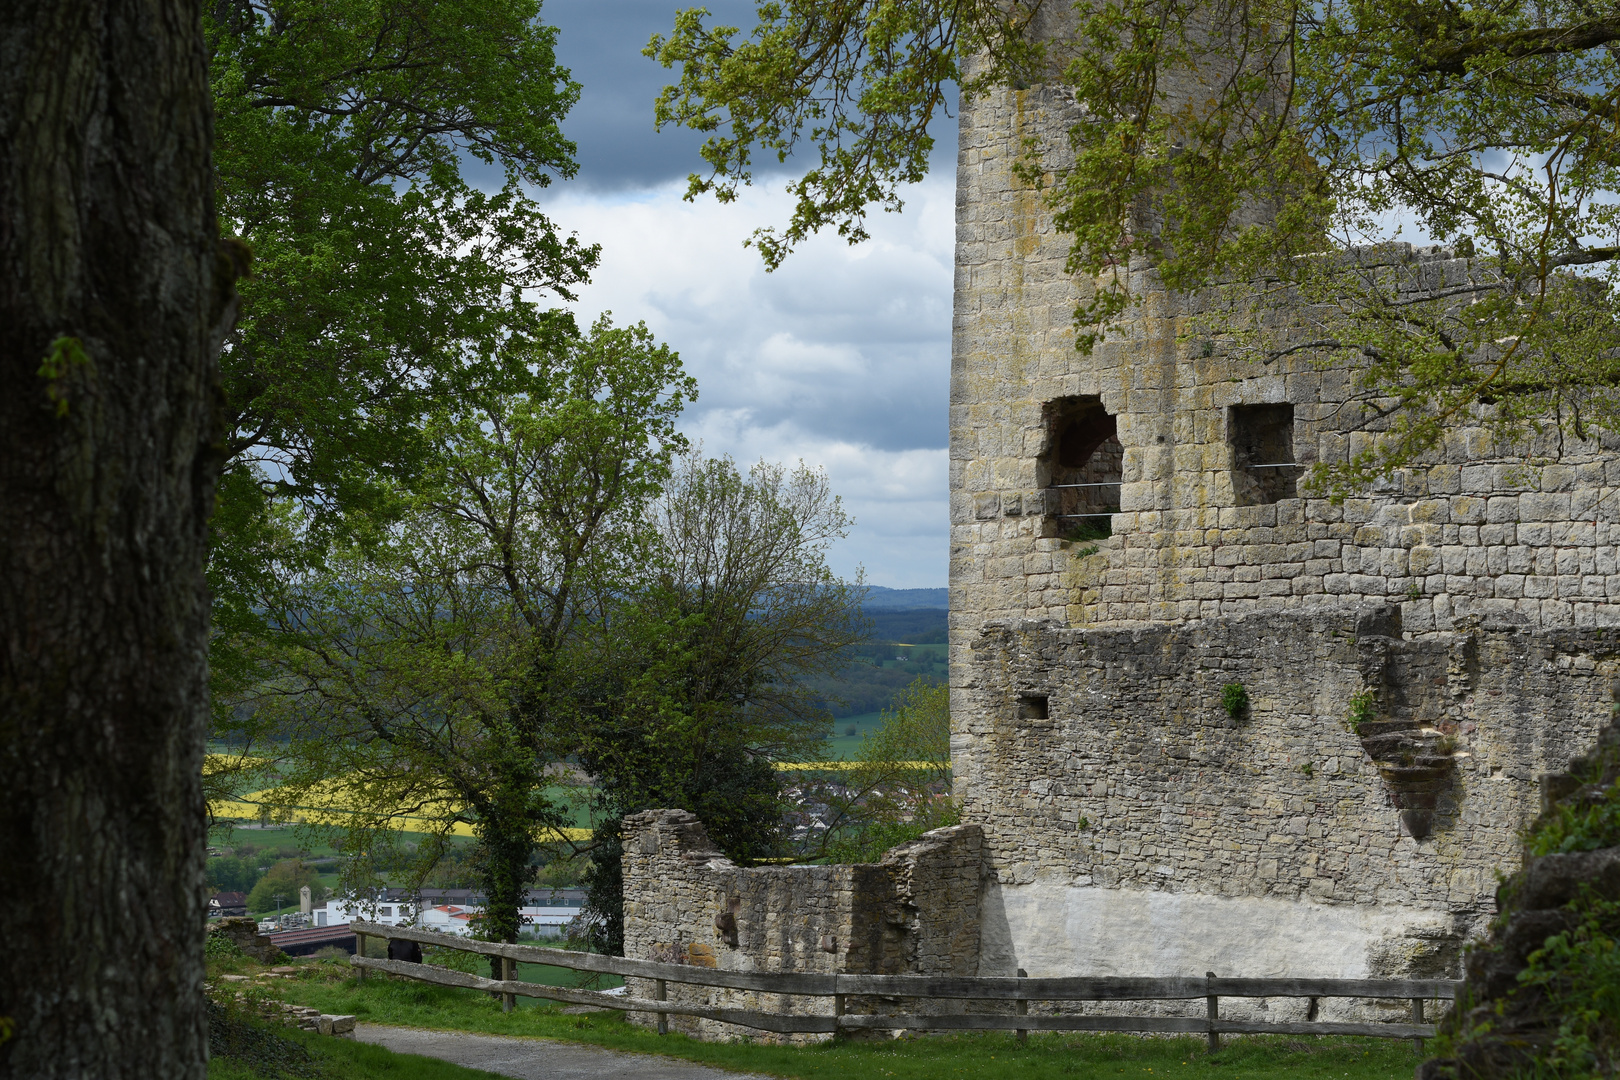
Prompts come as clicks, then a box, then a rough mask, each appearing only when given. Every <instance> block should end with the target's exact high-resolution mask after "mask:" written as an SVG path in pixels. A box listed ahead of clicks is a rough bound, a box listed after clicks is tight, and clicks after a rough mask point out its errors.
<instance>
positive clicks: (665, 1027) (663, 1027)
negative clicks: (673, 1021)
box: [653, 979, 669, 1035]
mask: <svg viewBox="0 0 1620 1080" xmlns="http://www.w3.org/2000/svg"><path fill="white" fill-rule="evenodd" d="M654 981H655V982H657V984H658V985H657V988H656V991H655V992H654V994H653V996H654V997H656V998H657V999H658V1000H659V1001H668V1000H669V985H668V984H667V983H666V982H665V981H664V980H663V979H657V980H654ZM658 1034H660V1035H668V1034H669V1013H659V1014H658Z"/></svg>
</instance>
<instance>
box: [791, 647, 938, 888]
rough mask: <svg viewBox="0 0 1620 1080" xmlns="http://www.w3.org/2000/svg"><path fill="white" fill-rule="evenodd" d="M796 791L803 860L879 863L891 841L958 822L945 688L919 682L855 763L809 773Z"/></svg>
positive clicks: (864, 742)
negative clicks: (800, 813) (801, 823)
mask: <svg viewBox="0 0 1620 1080" xmlns="http://www.w3.org/2000/svg"><path fill="white" fill-rule="evenodd" d="M800 789H801V795H800V800H801V805H803V806H804V807H805V810H806V813H805V815H804V817H805V824H806V825H809V826H811V827H810V828H809V829H808V830H807V832H806V834H805V837H804V840H803V841H802V842H801V843H800V845H799V851H800V854H801V857H804V858H810V859H825V860H827V861H828V862H835V863H855V862H876V861H877V860H878V859H880V858H881V857H882V856H883V853H884V852H885V851H887V850H889V849H890V848H892V847H894V846H895V845H896V844H903V843H905V842H906V841H908V840H915V839H916V838H917V837H919V836H921V835H922V834H923V833H925V832H928V831H929V830H930V829H939V828H943V827H945V826H947V825H955V824H956V823H957V822H958V821H959V820H960V819H961V814H960V811H959V810H958V808H957V806H956V804H955V803H954V802H952V801H951V690H950V687H948V686H943V685H935V684H933V683H930V682H928V681H927V680H925V679H917V680H916V681H915V682H913V683H912V684H911V685H910V686H908V687H906V688H905V689H904V690H903V691H901V692H900V693H899V694H896V695H895V698H894V702H893V703H892V705H891V706H890V707H889V708H887V709H884V710H883V720H882V722H881V723H880V724H879V725H878V727H877V729H876V730H874V731H873V732H871V733H870V734H868V735H866V736H865V737H864V738H862V739H861V748H860V751H859V752H858V753H857V754H856V755H855V758H854V760H852V761H847V762H828V763H827V765H826V766H825V767H824V768H821V769H818V770H815V771H806V772H805V773H804V778H803V780H802V781H801V784H800ZM812 815H813V816H814V819H815V820H814V821H811V820H810V817H811V816H812Z"/></svg>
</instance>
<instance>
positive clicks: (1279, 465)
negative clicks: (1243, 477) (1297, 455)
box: [1243, 461, 1305, 469]
mask: <svg viewBox="0 0 1620 1080" xmlns="http://www.w3.org/2000/svg"><path fill="white" fill-rule="evenodd" d="M1243 467H1244V468H1245V469H1303V468H1304V467H1305V466H1304V465H1303V464H1301V463H1300V462H1298V461H1277V462H1273V463H1271V464H1269V465H1245V466H1243Z"/></svg>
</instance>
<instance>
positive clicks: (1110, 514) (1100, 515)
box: [1055, 510, 1119, 518]
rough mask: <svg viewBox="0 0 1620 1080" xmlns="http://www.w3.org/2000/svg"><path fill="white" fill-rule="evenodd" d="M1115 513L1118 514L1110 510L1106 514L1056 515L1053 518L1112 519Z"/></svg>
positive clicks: (1116, 511)
mask: <svg viewBox="0 0 1620 1080" xmlns="http://www.w3.org/2000/svg"><path fill="white" fill-rule="evenodd" d="M1117 513H1119V511H1118V510H1110V511H1109V512H1108V513H1106V514H1057V515H1055V516H1056V517H1060V518H1070V517H1113V516H1114V515H1115V514H1117Z"/></svg>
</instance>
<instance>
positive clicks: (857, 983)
mask: <svg viewBox="0 0 1620 1080" xmlns="http://www.w3.org/2000/svg"><path fill="white" fill-rule="evenodd" d="M350 927H351V928H352V929H353V930H354V932H355V934H356V935H357V945H358V948H357V949H356V953H355V956H354V957H353V958H352V961H351V962H352V963H353V964H354V966H355V967H357V968H359V969H360V978H362V979H364V978H365V975H366V972H367V971H368V970H369V971H385V972H388V973H390V974H394V975H403V976H405V977H406V978H410V979H416V980H418V981H421V982H429V983H436V984H438V985H440V986H460V987H466V988H467V989H470V990H483V991H487V992H489V993H492V994H499V995H501V996H502V1000H503V1002H504V1003H505V1005H506V1007H507V1008H508V1009H510V1008H511V1006H512V1001H513V998H514V997H534V998H546V999H549V1000H551V1001H563V1002H569V1003H572V1004H576V1005H595V1006H599V1007H602V1008H608V1009H620V1010H626V1011H631V1012H646V1013H654V1014H656V1015H657V1016H658V1029H659V1031H660V1033H662V1032H664V1031H666V1030H667V1029H668V1028H667V1022H666V1018H667V1017H668V1016H669V1015H671V1014H673V1015H677V1016H695V1017H701V1018H703V1019H706V1020H718V1021H721V1022H724V1023H728V1024H737V1025H740V1026H742V1027H750V1028H755V1029H758V1030H761V1031H771V1032H778V1033H784V1034H786V1033H796V1032H806V1033H808V1032H833V1033H836V1032H839V1031H849V1030H854V1029H859V1028H877V1029H882V1030H900V1029H912V1030H935V1031H1018V1032H1025V1031H1138V1032H1172V1033H1190V1034H1199V1033H1201V1034H1205V1035H1207V1036H1208V1037H1209V1043H1210V1047H1211V1049H1214V1048H1216V1047H1217V1046H1218V1045H1219V1041H1218V1040H1219V1037H1220V1036H1221V1035H1222V1034H1245V1035H1262V1034H1267V1035H1371V1036H1376V1037H1380V1038H1389V1039H1413V1040H1415V1041H1416V1045H1418V1046H1419V1047H1421V1045H1422V1040H1423V1039H1425V1038H1428V1037H1430V1036H1432V1035H1433V1034H1434V1025H1432V1024H1429V1023H1425V1022H1424V1016H1423V1003H1424V1002H1425V1001H1449V1000H1452V999H1454V998H1455V997H1456V996H1457V988H1458V986H1460V985H1461V984H1460V983H1459V982H1457V981H1456V980H1452V979H1234V978H1218V977H1216V976H1215V975H1214V974H1213V973H1212V974H1210V975H1208V976H1206V977H1204V978H1201V979H1200V978H1196V977H1180V976H1174V977H1169V978H1122V977H1115V976H1102V977H1096V976H1083V975H1082V976H1061V977H1051V978H1033V979H1032V978H1009V977H975V978H969V977H959V976H930V975H820V974H811V973H807V972H790V971H783V972H775V971H770V972H765V971H721V970H719V969H717V968H705V967H696V966H692V965H687V964H663V963H657V962H654V961H651V960H630V959H627V958H625V957H621V956H601V955H598V954H596V953H580V952H573V951H571V950H567V949H548V948H545V947H542V946H537V945H508V944H503V943H499V942H490V941H473V940H470V939H467V938H461V937H455V936H453V935H448V934H436V933H432V932H429V931H423V930H411V929H408V928H406V927H399V926H383V925H380V924H377V923H365V922H354V923H351V924H350ZM367 937H378V938H385V939H394V940H402V941H415V942H417V943H419V944H423V945H438V946H441V947H443V948H449V949H458V950H461V951H463V952H470V953H478V954H481V955H484V956H490V957H495V958H499V959H500V960H501V961H502V964H501V970H502V973H503V974H504V975H505V976H507V977H506V978H503V979H486V978H483V977H482V976H479V975H471V974H468V973H466V972H461V971H452V970H449V969H446V968H440V967H433V966H429V965H424V964H414V963H408V962H406V961H400V960H376V959H372V958H370V957H367V956H366V955H365V940H366V938H367ZM519 962H522V963H529V964H550V965H552V966H554V967H561V968H570V969H573V970H575V971H591V972H597V973H601V974H607V975H619V976H622V977H628V978H637V979H647V980H650V981H652V983H653V984H654V986H655V987H656V988H657V991H656V992H657V993H658V995H659V996H658V997H656V998H636V997H630V996H628V995H621V994H608V993H603V992H600V991H593V990H570V989H565V988H563V987H560V986H542V985H540V984H538V983H527V982H519V981H517V980H516V979H514V978H512V975H513V973H514V971H515V965H516V964H517V963H519ZM669 983H684V984H689V985H696V986H711V987H718V988H722V989H729V990H752V991H756V992H760V993H768V994H783V995H797V996H805V997H830V998H832V999H833V1001H832V1009H831V1011H830V1012H829V1013H822V1014H800V1013H786V1012H765V1011H761V1010H755V1009H727V1008H717V1007H714V1006H709V1005H696V1004H691V1003H687V1002H680V1001H671V1000H669V999H668V998H667V997H665V994H666V992H667V991H666V987H667V984H669ZM851 996H864V997H883V998H912V999H926V1000H940V999H944V1000H972V1001H1010V1002H1013V1003H1014V1004H1015V1006H1016V1011H1015V1012H1013V1013H962V1012H952V1013H929V1014H912V1013H899V1012H897V1013H871V1014H869V1013H849V1012H846V1011H845V1003H846V1000H847V999H848V998H849V997H851ZM1223 997H1240V998H1270V997H1303V998H1324V997H1350V998H1394V999H1400V1000H1404V1001H1406V1002H1408V1003H1409V1004H1410V1008H1411V1016H1410V1022H1408V1023H1404V1024H1400V1023H1344V1022H1334V1021H1318V1020H1307V1021H1292V1022H1284V1021H1275V1022H1274V1021H1255V1020H1230V1019H1223V1018H1222V1017H1221V1016H1220V1010H1219V1002H1220V999H1221V998H1223ZM1196 998H1204V999H1205V1000H1206V1002H1207V1003H1208V1010H1207V1012H1206V1015H1204V1016H1089V1015H1088V1016H1080V1015H1069V1014H1063V1015H1030V1014H1028V1013H1027V1009H1028V1004H1029V1002H1031V1001H1176V1000H1191V999H1196Z"/></svg>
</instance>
